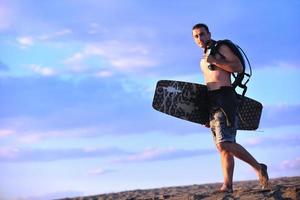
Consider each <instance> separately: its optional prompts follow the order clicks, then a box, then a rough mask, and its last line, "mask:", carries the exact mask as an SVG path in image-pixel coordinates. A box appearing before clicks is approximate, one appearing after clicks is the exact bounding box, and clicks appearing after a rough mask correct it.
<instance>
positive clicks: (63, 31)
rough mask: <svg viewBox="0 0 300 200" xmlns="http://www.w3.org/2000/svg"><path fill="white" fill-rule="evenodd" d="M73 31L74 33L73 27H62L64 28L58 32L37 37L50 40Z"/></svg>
mask: <svg viewBox="0 0 300 200" xmlns="http://www.w3.org/2000/svg"><path fill="white" fill-rule="evenodd" d="M71 33H72V30H71V29H68V28H65V29H62V30H59V31H56V32H53V33H48V34H43V35H40V36H38V37H37V38H38V39H39V40H50V39H54V38H57V37H62V36H65V35H69V34H71Z"/></svg>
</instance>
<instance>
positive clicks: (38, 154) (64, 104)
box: [0, 0, 300, 199]
mask: <svg viewBox="0 0 300 200" xmlns="http://www.w3.org/2000/svg"><path fill="white" fill-rule="evenodd" d="M299 10H300V2H299V1H297V0H291V1H289V2H288V3H287V2H286V1H281V0H278V1H271V0H266V1H261V2H257V3H250V2H249V1H237V0H236V1H234V0H224V1H217V0H212V1H202V0H201V1H200V0H188V1H154V0H152V1H151V0H143V1H140V0H99V1H96V0H84V1H80V0H53V1H51V2H50V1H38V0H0V44H1V49H0V95H1V96H0V169H1V170H0V180H1V181H0V198H1V199H20V198H22V199H52V198H63V197H72V196H82V195H93V194H100V193H106V192H116V191H123V190H130V189H141V188H154V187H163V186H175V185H187V184H201V183H208V182H221V181H222V174H221V168H220V158H219V155H218V153H217V151H216V150H215V147H214V144H213V141H212V137H211V134H210V132H209V129H206V128H204V127H201V126H199V125H197V124H193V123H190V122H186V121H182V120H179V119H176V118H172V117H170V116H167V115H164V114H162V113H159V112H157V111H155V110H153V109H152V107H151V104H152V98H153V92H154V88H155V84H156V82H157V81H158V80H160V79H175V80H182V81H189V82H198V83H203V77H202V75H201V73H200V69H199V59H200V57H201V54H202V52H201V49H199V48H198V47H197V46H196V45H195V44H194V42H193V40H192V37H191V28H192V26H193V25H194V24H196V23H198V22H204V23H206V24H208V25H209V27H210V30H211V32H212V35H213V38H214V39H224V38H229V39H231V40H233V41H234V42H236V43H238V44H239V45H240V46H241V47H242V48H243V49H244V51H245V52H246V53H247V55H248V57H249V58H250V60H251V63H252V67H253V76H252V78H251V81H250V83H249V86H248V87H249V89H248V92H247V96H249V97H251V98H254V99H256V100H258V101H260V102H262V103H263V105H264V110H263V116H262V119H261V124H260V127H259V129H258V130H257V131H241V132H239V133H238V136H237V140H238V142H239V143H241V144H242V145H244V146H245V147H246V148H247V149H248V150H249V151H250V152H251V153H252V154H253V155H254V156H255V157H256V158H257V159H258V161H259V162H264V163H266V164H267V165H268V166H269V172H270V176H271V177H272V178H274V177H281V176H296V175H300V153H299V152H300V135H299V131H300V129H299V128H300V114H299V113H300V101H299V98H300V93H299V89H298V88H297V86H298V85H299V77H298V76H299V74H300V67H299V66H300V57H299V52H300V45H299V44H300V41H299V35H300V28H299V27H300V20H299V19H300V13H299ZM234 179H235V180H246V179H256V176H255V173H254V171H253V170H252V169H251V168H250V166H248V165H246V164H244V163H242V162H241V161H236V170H235V176H234Z"/></svg>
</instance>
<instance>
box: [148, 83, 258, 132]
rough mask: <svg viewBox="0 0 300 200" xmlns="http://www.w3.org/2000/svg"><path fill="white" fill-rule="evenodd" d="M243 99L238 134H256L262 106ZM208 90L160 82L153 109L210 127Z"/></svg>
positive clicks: (252, 100) (188, 84) (188, 85)
mask: <svg viewBox="0 0 300 200" xmlns="http://www.w3.org/2000/svg"><path fill="white" fill-rule="evenodd" d="M241 97H242V96H241V95H238V99H239V105H240V106H239V111H238V114H237V115H238V119H239V120H238V130H256V129H257V128H258V126H259V122H260V117H261V113H262V108H263V106H262V104H261V103H260V102H258V101H256V100H254V99H251V98H249V97H244V98H243V103H242V104H241V99H242V98H241ZM208 105H209V101H208V96H207V87H206V86H205V85H201V84H198V83H189V82H183V81H174V80H160V81H158V82H157V85H156V89H155V94H154V98H153V103H152V106H153V108H154V109H156V110H158V111H160V112H162V113H165V114H168V115H171V116H174V117H177V118H180V119H183V120H187V121H191V122H195V123H199V124H206V123H207V122H208V119H209V112H208Z"/></svg>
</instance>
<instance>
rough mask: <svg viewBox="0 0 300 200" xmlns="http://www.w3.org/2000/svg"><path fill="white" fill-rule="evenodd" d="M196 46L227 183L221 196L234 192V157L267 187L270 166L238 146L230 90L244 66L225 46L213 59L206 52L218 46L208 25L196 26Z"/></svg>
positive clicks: (232, 96) (233, 104)
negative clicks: (236, 75) (250, 167)
mask: <svg viewBox="0 0 300 200" xmlns="http://www.w3.org/2000/svg"><path fill="white" fill-rule="evenodd" d="M192 32H193V38H194V41H195V43H196V44H197V45H198V46H199V47H200V48H202V49H204V55H203V57H202V59H201V63H200V66H201V70H202V72H203V75H204V81H205V84H206V85H207V88H208V96H209V100H210V105H209V106H210V108H209V110H210V118H209V124H207V125H206V126H207V127H210V128H211V132H212V134H213V138H214V141H215V144H216V146H217V149H218V151H219V153H220V155H221V163H222V171H223V176H224V183H223V185H222V187H221V189H220V191H221V192H232V191H233V188H232V178H233V170H234V157H237V158H239V159H241V160H243V161H244V162H246V163H248V164H249V165H251V166H252V167H253V169H254V170H255V172H256V173H257V176H258V177H259V181H260V184H261V186H262V188H265V187H267V185H268V179H269V178H268V173H267V166H266V165H264V164H261V163H258V162H257V161H256V160H255V158H254V157H253V156H252V155H251V154H250V153H249V152H248V151H247V150H246V149H244V148H243V147H242V146H241V145H239V144H238V143H236V140H235V137H236V131H237V128H236V127H237V120H238V119H237V117H236V112H237V99H236V93H235V91H234V89H233V88H232V86H231V79H230V76H231V73H232V72H238V73H239V72H242V71H243V65H242V63H241V61H240V60H239V58H238V57H237V56H236V55H235V54H234V53H233V52H232V51H231V49H230V48H229V47H228V46H226V45H225V44H223V45H221V46H220V47H218V50H217V52H216V53H214V55H211V54H210V53H209V51H206V49H207V47H208V46H210V45H212V44H213V43H215V41H214V40H212V39H211V33H210V32H209V29H208V27H207V25H205V24H196V25H195V26H194V27H193V30H192Z"/></svg>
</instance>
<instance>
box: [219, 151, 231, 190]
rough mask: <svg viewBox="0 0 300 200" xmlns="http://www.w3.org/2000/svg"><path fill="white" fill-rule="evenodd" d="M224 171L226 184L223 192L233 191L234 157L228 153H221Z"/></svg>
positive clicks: (222, 188)
mask: <svg viewBox="0 0 300 200" xmlns="http://www.w3.org/2000/svg"><path fill="white" fill-rule="evenodd" d="M220 154H221V162H222V171H223V177H224V184H223V186H222V187H221V190H222V191H232V181H233V171H234V157H233V155H232V154H231V153H229V152H227V151H222V152H220Z"/></svg>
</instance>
